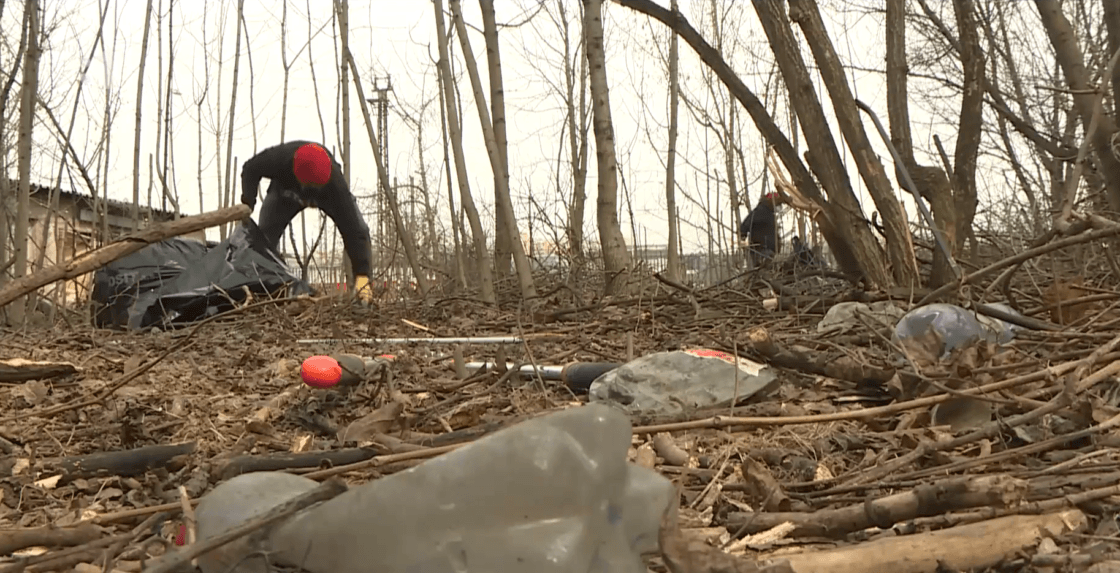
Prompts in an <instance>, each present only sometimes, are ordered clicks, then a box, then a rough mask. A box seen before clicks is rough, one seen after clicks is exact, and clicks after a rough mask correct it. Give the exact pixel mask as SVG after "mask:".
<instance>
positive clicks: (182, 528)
mask: <svg viewBox="0 0 1120 573" xmlns="http://www.w3.org/2000/svg"><path fill="white" fill-rule="evenodd" d="M186 544H187V526H186V525H185V524H182V523H180V524H179V533H176V534H175V545H178V546H179V547H182V546H184V545H186Z"/></svg>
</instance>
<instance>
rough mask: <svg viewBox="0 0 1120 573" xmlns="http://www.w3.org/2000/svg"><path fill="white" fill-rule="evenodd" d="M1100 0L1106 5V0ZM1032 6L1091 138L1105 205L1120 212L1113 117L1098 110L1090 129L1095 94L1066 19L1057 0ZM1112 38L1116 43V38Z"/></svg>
mask: <svg viewBox="0 0 1120 573" xmlns="http://www.w3.org/2000/svg"><path fill="white" fill-rule="evenodd" d="M1102 1H1103V2H1104V3H1105V4H1108V3H1109V1H1110V0H1102ZM1035 6H1036V7H1037V8H1038V14H1039V17H1040V18H1041V19H1042V26H1043V28H1045V29H1046V35H1047V37H1048V38H1049V39H1050V44H1051V45H1052V46H1053V47H1054V54H1055V57H1056V58H1057V61H1058V65H1059V66H1060V67H1061V69H1062V73H1063V74H1064V75H1065V79H1066V85H1067V86H1068V87H1069V89H1070V90H1071V94H1072V97H1073V104H1074V109H1076V110H1077V114H1078V116H1080V118H1081V122H1082V124H1083V125H1084V129H1085V132H1086V137H1088V138H1091V140H1092V143H1093V150H1094V151H1095V152H1096V158H1097V161H1098V163H1099V166H1100V169H1099V173H1100V175H1101V176H1102V177H1103V179H1104V182H1105V186H1106V190H1107V196H1108V202H1109V205H1110V206H1111V207H1112V210H1113V211H1116V212H1120V159H1117V158H1116V155H1114V152H1113V148H1112V140H1113V138H1114V137H1115V136H1116V133H1117V127H1116V120H1115V118H1113V117H1112V116H1111V115H1109V114H1107V113H1103V112H1102V113H1100V114H1099V117H1098V118H1097V119H1098V121H1099V123H1098V124H1097V126H1096V129H1095V130H1090V128H1089V126H1090V125H1091V124H1092V123H1093V119H1094V110H1093V108H1094V105H1095V102H1096V98H1097V94H1096V93H1094V92H1095V91H1096V90H1094V89H1093V88H1092V86H1091V85H1090V83H1089V81H1090V77H1089V71H1088V70H1087V69H1086V67H1085V56H1084V54H1083V53H1082V51H1081V47H1080V46H1078V44H1077V35H1076V33H1075V32H1074V30H1073V26H1072V25H1070V23H1069V19H1068V18H1066V15H1065V14H1064V13H1063V12H1062V5H1061V2H1059V1H1058V0H1035ZM1115 41H1116V42H1117V43H1120V40H1115Z"/></svg>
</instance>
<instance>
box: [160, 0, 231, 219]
mask: <svg viewBox="0 0 1120 573" xmlns="http://www.w3.org/2000/svg"><path fill="white" fill-rule="evenodd" d="M244 17H245V0H237V34H236V35H237V39H236V40H235V41H234V43H233V84H232V85H233V87H232V88H231V89H230V95H229V120H228V124H227V125H226V129H228V130H229V133H228V135H227V138H226V175H225V193H226V196H227V197H229V198H230V204H231V205H232V204H233V197H234V196H236V195H237V194H236V193H234V189H235V188H236V184H235V183H234V182H233V179H234V177H233V173H232V170H233V131H234V128H233V118H234V111H236V110H237V74H238V72H239V71H240V69H241V19H242V18H244ZM168 42H169V43H171V40H168ZM219 77H220V76H219ZM167 91H168V93H170V92H171V82H170V81H168V83H167ZM170 105H171V104H170V100H169V101H168V108H170Z"/></svg>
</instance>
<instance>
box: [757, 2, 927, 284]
mask: <svg viewBox="0 0 1120 573" xmlns="http://www.w3.org/2000/svg"><path fill="white" fill-rule="evenodd" d="M757 5H758V2H756V6H757ZM790 18H791V19H792V20H793V21H795V22H797V24H798V26H800V27H801V31H802V33H804V34H805V40H806V42H807V43H808V44H809V49H810V50H812V52H813V58H814V59H815V60H816V62H817V66H818V70H819V72H820V74H821V77H822V79H823V81H824V85H825V87H826V88H827V89H828V93H829V96H830V97H831V99H832V108H833V110H834V112H835V114H836V118H837V120H838V123H839V124H840V131H841V133H843V136H844V141H846V142H847V144H848V150H849V151H851V153H852V157H853V158H855V163H856V167H857V169H858V170H859V173H860V175H861V176H862V178H863V181H864V183H866V184H867V190H868V192H869V193H870V194H871V198H872V199H873V200H874V201H875V206H876V207H878V209H879V214H880V215H881V216H882V217H883V227H884V229H885V232H886V239H887V255H888V257H889V259H890V265H891V268H892V270H893V275H894V280H895V283H896V284H898V285H900V286H905V287H911V286H917V285H918V284H919V282H920V281H919V280H918V267H917V264H916V262H915V260H914V251H913V250H912V248H911V242H910V240H909V237H910V229H909V228H907V225H906V220H905V218H904V216H903V213H902V205H901V203H899V200H898V197H896V196H895V193H894V191H893V190H892V189H891V183H890V181H889V180H888V179H887V173H886V171H885V170H884V169H883V164H882V163H881V162H880V161H879V156H878V155H876V154H875V151H874V149H872V147H871V140H870V139H868V137H867V132H865V131H864V129H863V122H862V121H861V118H860V116H859V109H858V108H857V107H856V104H855V97H854V96H853V95H852V90H851V87H850V86H849V85H848V81H847V79H845V77H844V68H843V66H842V65H841V63H840V58H839V57H837V55H836V50H835V49H834V48H833V46H832V40H830V39H829V37H828V32H827V30H825V28H824V21H823V20H822V19H821V14H820V11H819V9H818V8H817V4H816V2H811V1H806V0H790ZM779 21H780V18H779ZM791 63H795V62H791ZM803 95H808V92H803ZM816 143H818V144H820V143H823V142H822V141H816ZM810 147H811V146H810ZM826 153H827V152H826ZM837 157H839V154H837Z"/></svg>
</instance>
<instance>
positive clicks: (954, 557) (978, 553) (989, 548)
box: [760, 509, 1088, 573]
mask: <svg viewBox="0 0 1120 573" xmlns="http://www.w3.org/2000/svg"><path fill="white" fill-rule="evenodd" d="M1087 524H1088V520H1087V519H1086V517H1085V515H1084V514H1083V513H1081V511H1080V510H1077V509H1067V510H1064V511H1060V512H1056V513H1048V514H1045V515H1012V516H1008V517H1001V518H997V519H991V520H988V521H981V522H979V523H970V524H968V525H961V526H958V527H952V528H949V529H942V530H939V531H930V532H928V533H919V534H914V535H901V536H898V537H886V538H882V539H878V540H875V541H870V542H867V543H859V544H856V545H849V546H846V547H840V548H837V549H830V550H826V551H813V552H806V553H798V554H795V555H783V556H781V557H775V558H773V559H772V560H769V561H763V562H762V563H760V565H771V564H775V563H778V562H781V561H785V562H786V563H788V565H789V567H790V569H792V570H793V571H794V573H881V572H885V571H890V573H926V572H928V571H982V570H985V569H987V568H989V567H992V566H995V565H996V564H998V563H1000V562H1001V561H1003V560H1004V559H1006V558H1008V557H1011V556H1014V555H1015V554H1016V553H1018V552H1020V551H1023V550H1026V549H1029V548H1032V547H1034V546H1035V545H1036V544H1037V543H1038V540H1039V539H1041V538H1044V537H1051V538H1053V539H1056V540H1057V539H1061V538H1062V537H1064V536H1066V535H1068V534H1069V533H1071V532H1077V531H1083V530H1084V529H1085V528H1086V526H1087Z"/></svg>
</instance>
